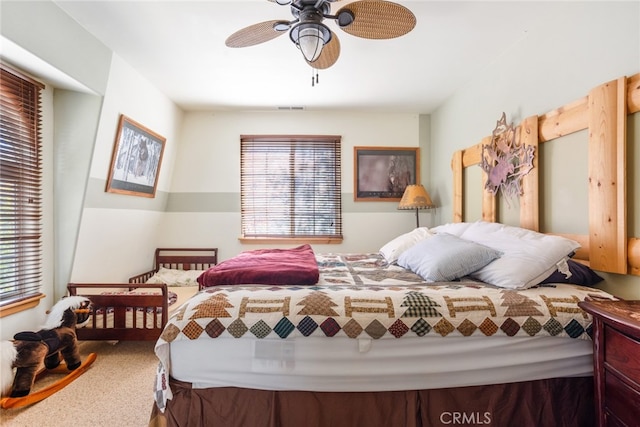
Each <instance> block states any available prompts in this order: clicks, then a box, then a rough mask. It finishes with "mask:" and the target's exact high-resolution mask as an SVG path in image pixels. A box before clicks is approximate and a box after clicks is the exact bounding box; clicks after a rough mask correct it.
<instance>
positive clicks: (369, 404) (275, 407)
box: [151, 230, 614, 426]
mask: <svg viewBox="0 0 640 427" xmlns="http://www.w3.org/2000/svg"><path fill="white" fill-rule="evenodd" d="M418 231H420V230H418ZM410 234H411V233H410ZM413 234H416V233H415V232H414V233H413ZM438 235H439V234H436V236H438ZM432 238H434V237H430V239H432ZM441 244H442V243H441V242H438V243H437V245H438V246H441ZM296 249H297V248H296ZM253 252H254V251H247V253H244V254H241V255H247V254H250V253H253ZM314 257H315V259H316V262H317V265H318V270H319V273H320V274H319V278H318V281H317V283H315V284H313V285H308V284H307V285H296V284H286V285H284V284H283V285H273V284H241V283H239V284H231V285H224V284H214V285H212V286H207V285H208V283H206V282H204V280H203V281H202V282H201V283H204V285H205V286H204V287H203V289H202V290H201V291H200V292H199V293H198V294H196V295H195V296H194V297H192V298H191V299H190V300H189V301H187V302H186V303H185V304H183V305H182V306H181V307H180V308H179V309H177V310H176V311H175V312H174V314H173V315H172V316H171V318H170V319H169V321H168V323H167V325H166V327H165V329H164V331H163V333H162V335H161V336H160V338H159V340H158V341H157V343H156V354H157V355H158V357H159V359H160V360H161V362H162V363H161V365H160V367H159V374H158V378H157V389H156V400H157V405H156V406H155V407H154V410H153V414H152V420H151V421H152V424H162V423H164V422H166V423H168V425H193V424H197V423H198V422H199V421H198V420H200V419H204V418H205V417H206V419H207V425H212V426H217V425H221V426H246V425H251V426H299V425H305V426H326V425H338V426H341V425H345V426H350V425H372V426H388V425H402V426H420V425H425V426H426V425H445V424H450V423H451V422H452V420H453V419H454V417H455V419H458V420H460V419H462V418H463V417H464V419H465V420H466V422H465V424H474V423H475V424H492V425H532V424H528V423H529V422H530V421H531V420H536V422H535V424H533V425H554V426H563V425H565V426H568V425H580V426H588V425H592V419H593V399H592V397H591V396H592V391H593V387H592V378H591V373H592V349H591V345H592V344H591V341H590V338H589V334H590V324H591V318H590V317H589V316H588V315H587V314H586V313H584V312H583V311H582V310H580V309H579V308H578V307H577V303H578V302H579V301H582V300H599V299H613V298H614V297H613V296H612V295H609V294H607V293H605V292H603V291H599V290H597V289H594V288H590V287H586V286H583V285H576V284H570V283H554V282H550V283H545V284H543V285H541V286H536V287H532V288H529V289H506V288H500V287H496V286H490V285H487V284H485V283H483V282H480V281H478V280H474V279H473V278H470V277H464V278H463V279H461V280H455V281H454V280H452V281H448V282H426V281H425V280H424V279H423V278H422V277H421V276H419V275H417V274H416V273H414V272H412V271H410V270H408V269H406V268H403V267H401V266H399V265H397V264H395V263H388V262H387V260H386V259H385V258H384V257H383V255H381V253H371V254H315V253H314ZM244 258H246V257H244ZM301 263H302V264H304V261H303V262H301ZM224 264H225V263H224V262H223V263H221V264H220V265H224ZM205 274H206V273H205ZM205 274H203V276H204V275H205ZM203 276H201V277H203ZM272 280H277V279H272ZM246 402H250V403H249V404H245V403H246ZM524 402H537V403H535V404H529V403H527V404H523V403H524ZM162 410H164V411H162ZM470 420H472V421H473V422H469V421H470ZM506 420H508V421H509V424H506V423H505V421H506Z"/></svg>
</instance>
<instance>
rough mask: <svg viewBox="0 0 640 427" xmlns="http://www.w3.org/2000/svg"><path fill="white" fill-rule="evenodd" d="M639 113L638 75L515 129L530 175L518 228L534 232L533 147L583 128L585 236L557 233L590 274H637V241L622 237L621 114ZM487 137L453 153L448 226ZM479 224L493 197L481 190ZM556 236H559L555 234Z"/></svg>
mask: <svg viewBox="0 0 640 427" xmlns="http://www.w3.org/2000/svg"><path fill="white" fill-rule="evenodd" d="M638 111H640V73H638V74H635V75H633V76H631V77H620V78H618V79H616V80H612V81H610V82H608V83H604V84H602V85H600V86H597V87H595V88H593V89H592V90H591V91H590V92H589V94H588V95H587V96H585V97H583V98H581V99H579V100H577V101H575V102H572V103H570V104H567V105H565V106H562V107H560V108H557V109H555V110H553V111H550V112H548V113H546V114H544V115H542V116H531V117H528V118H526V119H524V120H523V121H522V123H520V125H519V126H517V128H516V141H517V144H526V145H531V146H533V147H534V150H535V153H536V155H535V156H534V160H533V166H534V167H533V170H532V171H531V172H530V173H529V174H528V175H525V176H524V178H523V182H522V190H523V192H522V195H521V196H520V226H521V227H523V228H528V229H531V230H536V231H539V226H540V224H539V222H540V220H539V218H540V217H539V203H540V192H539V188H538V186H539V176H540V174H542V173H543V171H541V170H540V166H539V165H538V156H537V153H538V146H539V144H542V143H544V142H547V141H551V140H553V139H555V138H559V137H561V136H565V135H569V134H571V133H574V132H577V131H580V130H584V129H588V134H589V137H588V138H589V144H588V146H589V153H588V159H589V160H588V162H589V165H588V167H589V168H588V175H589V176H588V180H589V182H588V189H589V190H588V191H589V234H588V235H576V234H562V235H563V236H566V237H569V238H571V239H573V240H576V241H578V242H579V243H580V244H581V245H582V248H581V249H580V250H579V251H578V253H576V255H575V258H577V259H579V260H582V261H584V262H586V263H588V264H590V266H591V267H592V268H594V269H596V270H600V271H606V272H611V273H619V274H633V275H640V238H638V237H631V238H629V237H628V233H627V197H626V192H627V182H626V179H627V178H626V177H627V150H626V146H627V115H628V114H633V113H636V112H638ZM490 141H491V136H488V137H485V138H483V139H482V141H480V142H479V143H477V144H475V145H473V146H471V147H469V148H466V149H464V150H459V151H456V152H455V153H454V154H453V159H452V161H451V167H452V169H453V221H454V222H461V221H463V220H464V212H463V203H462V196H463V170H464V168H466V167H469V166H473V165H478V164H480V163H481V161H482V146H483V145H488V144H489V142H490ZM485 179H486V175H485V173H484V172H483V196H482V220H484V221H491V222H495V221H496V211H497V210H496V197H495V196H494V195H493V194H492V193H491V192H489V191H487V190H484V181H485ZM558 234H560V233H558Z"/></svg>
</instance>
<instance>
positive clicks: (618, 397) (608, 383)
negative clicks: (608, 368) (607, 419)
mask: <svg viewBox="0 0 640 427" xmlns="http://www.w3.org/2000/svg"><path fill="white" fill-rule="evenodd" d="M604 387H605V392H604V407H605V412H609V413H611V414H613V415H615V417H616V418H618V419H619V420H620V421H622V422H623V423H625V424H626V425H628V426H634V425H637V424H638V420H640V391H638V390H634V389H633V388H631V387H629V386H628V385H627V384H625V383H624V382H622V380H621V379H619V378H618V377H616V376H615V375H613V374H612V373H611V372H606V373H605V386H604ZM614 425H615V423H614Z"/></svg>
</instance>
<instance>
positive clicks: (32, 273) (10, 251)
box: [0, 64, 44, 306]
mask: <svg viewBox="0 0 640 427" xmlns="http://www.w3.org/2000/svg"><path fill="white" fill-rule="evenodd" d="M0 72H1V73H2V74H1V79H0V137H1V138H0V202H1V203H0V306H5V305H7V304H10V303H14V302H17V301H20V300H23V299H26V298H30V297H34V296H37V295H38V294H40V281H41V279H42V272H41V261H42V248H41V246H42V242H41V232H42V225H41V217H42V207H41V205H42V188H41V187H42V186H41V179H42V143H41V135H40V91H41V90H42V89H43V88H44V86H43V85H42V84H40V83H38V82H36V81H34V80H32V79H30V78H29V77H27V76H24V75H22V74H21V73H19V72H17V71H15V70H12V69H11V68H9V67H8V66H6V65H4V64H0Z"/></svg>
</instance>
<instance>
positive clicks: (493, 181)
mask: <svg viewBox="0 0 640 427" xmlns="http://www.w3.org/2000/svg"><path fill="white" fill-rule="evenodd" d="M534 150H535V147H533V146H531V145H526V146H525V145H522V144H518V143H517V141H516V131H515V128H514V127H513V124H507V118H506V114H505V113H504V112H503V113H502V117H501V118H500V120H498V122H497V123H496V127H495V129H494V130H493V132H492V134H491V143H490V144H485V145H483V146H482V162H481V163H480V167H482V170H484V171H485V173H486V174H487V180H486V182H485V185H484V188H485V189H486V190H487V191H490V192H491V193H492V194H496V193H497V192H498V191H500V192H501V193H502V195H503V196H505V197H506V198H507V201H508V199H510V198H516V197H519V196H520V195H522V177H523V176H525V175H526V174H528V173H529V171H531V169H533V155H534Z"/></svg>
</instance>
